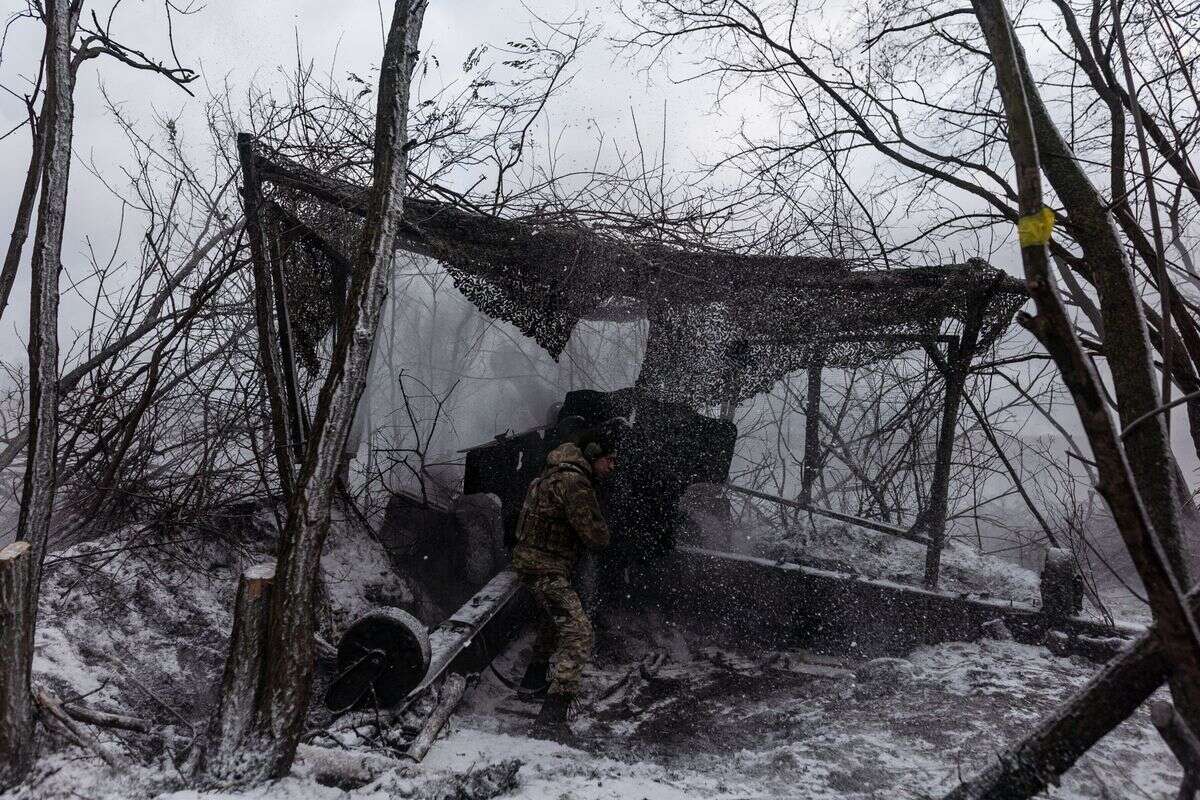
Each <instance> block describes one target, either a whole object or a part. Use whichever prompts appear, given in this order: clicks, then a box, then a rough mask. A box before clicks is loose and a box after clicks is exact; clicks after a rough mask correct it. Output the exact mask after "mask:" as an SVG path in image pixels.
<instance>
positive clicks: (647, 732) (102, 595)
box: [6, 525, 1179, 800]
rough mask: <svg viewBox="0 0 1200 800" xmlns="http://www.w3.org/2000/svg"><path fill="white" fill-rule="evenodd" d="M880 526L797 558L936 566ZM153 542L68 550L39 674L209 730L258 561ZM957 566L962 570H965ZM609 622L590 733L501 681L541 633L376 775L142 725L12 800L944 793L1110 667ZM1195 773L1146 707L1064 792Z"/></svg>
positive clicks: (350, 602)
mask: <svg viewBox="0 0 1200 800" xmlns="http://www.w3.org/2000/svg"><path fill="white" fill-rule="evenodd" d="M865 535H866V534H864V533H863V532H861V531H858V530H856V529H839V527H838V526H832V525H831V526H822V527H821V528H820V529H819V530H818V531H815V532H813V533H811V534H810V535H808V536H807V537H805V539H804V540H803V542H802V543H803V544H804V546H805V548H806V550H804V549H800V548H798V547H797V549H796V550H795V551H794V555H795V557H796V558H797V559H799V558H800V557H801V556H802V555H803V556H804V557H806V558H813V557H818V558H824V559H827V560H842V559H845V560H850V559H851V557H853V562H854V565H855V566H856V568H857V570H858V571H859V572H860V573H863V574H873V575H874V576H876V577H886V578H891V579H895V578H896V577H898V573H900V572H902V571H905V570H908V569H910V568H911V569H916V568H917V567H918V566H919V565H920V563H921V562H920V561H919V559H918V558H917V557H916V556H915V555H913V554H911V553H909V552H908V549H906V548H907V545H906V543H904V542H894V541H891V540H887V539H884V538H883V537H874V538H873V539H871V540H869V541H864V540H862V538H863V537H864V536H865ZM881 540H882V543H881ZM333 541H335V542H336V541H337V540H336V539H335V540H333ZM141 544H142V543H139V542H128V541H118V540H111V539H109V540H102V541H97V542H93V543H88V544H81V545H78V546H76V547H75V548H72V549H71V550H69V551H66V552H64V553H59V554H55V555H54V556H53V557H52V558H53V559H54V561H53V562H52V564H51V569H50V571H49V572H48V574H47V578H46V591H45V592H44V597H43V606H42V615H43V616H42V624H41V625H40V627H39V632H38V640H37V654H36V662H35V671H36V676H35V679H36V680H38V681H41V682H46V683H48V684H50V685H51V686H53V687H54V688H55V689H56V690H57V691H58V692H59V693H60V694H62V695H63V696H73V695H83V694H87V695H88V697H87V702H89V703H93V704H95V705H98V706H100V707H102V708H108V709H112V710H118V709H120V710H125V711H127V712H130V713H134V714H138V715H140V716H144V717H148V718H151V719H154V720H155V721H156V722H158V723H160V724H162V725H164V726H166V729H167V731H168V732H169V733H170V734H171V735H172V736H175V737H178V739H177V741H179V740H182V741H186V739H187V738H188V737H189V736H190V731H189V727H197V728H198V727H199V726H202V725H203V724H204V721H205V718H206V714H207V709H208V705H209V702H210V700H209V693H210V691H211V688H212V687H213V686H215V681H216V678H217V673H218V671H219V669H220V665H221V662H222V659H223V655H224V637H225V635H226V631H227V630H228V625H229V605H230V603H231V601H232V596H233V576H234V575H235V574H237V572H238V571H239V570H240V567H241V562H240V561H239V560H238V559H237V558H234V557H232V556H230V555H228V554H227V553H222V552H219V551H217V550H215V549H213V548H203V547H200V546H198V545H196V544H194V543H184V544H181V545H178V546H174V547H172V548H168V549H167V550H165V551H162V550H159V549H152V548H149V547H141ZM768 544H769V543H768ZM774 544H775V545H776V546H786V545H788V542H787V541H786V540H784V541H782V543H781V542H775V543H774ZM129 545H132V547H129ZM764 546H766V545H764ZM372 547H373V545H372V544H371V543H369V542H367V541H359V542H342V543H340V544H335V545H334V546H333V547H332V548H331V550H330V559H329V564H328V565H327V572H328V573H329V574H328V575H327V579H328V580H330V582H331V584H334V585H331V586H330V593H331V595H332V596H333V604H334V605H335V606H336V608H334V609H332V610H331V616H334V617H337V618H341V617H344V616H345V615H346V613H347V611H348V610H349V608H350V607H351V606H354V605H356V604H358V603H361V602H362V600H363V597H364V596H365V595H366V594H367V593H370V594H371V595H373V596H378V595H379V594H380V593H382V594H389V595H390V594H397V595H399V594H402V593H403V588H404V587H400V586H393V585H391V584H390V583H389V581H388V580H387V576H386V575H379V576H374V575H371V576H367V577H363V575H361V574H358V573H356V572H355V571H354V570H353V569H351V568H352V567H353V566H354V564H356V563H365V564H378V563H380V562H379V561H378V559H377V558H376V557H375V555H373V550H372ZM860 547H861V548H862V549H861V550H856V548H860ZM913 549H914V550H916V549H918V548H915V547H914V548H913ZM814 553H815V554H819V555H814ZM776 557H778V555H777V556H776ZM949 561H950V563H952V564H955V565H958V566H961V568H962V573H961V575H958V576H957V577H954V578H953V580H956V581H959V582H960V586H962V587H964V588H962V589H960V590H962V591H973V592H983V591H985V590H988V587H990V591H991V593H993V594H995V595H997V596H1012V595H1017V597H1016V598H1015V599H1021V598H1020V592H1022V591H1025V592H1027V593H1028V592H1031V591H1032V592H1035V591H1036V579H1034V578H1032V576H1031V574H1028V575H1025V574H1022V573H1025V572H1026V571H1024V570H1019V568H1016V567H1011V565H1006V564H999V565H997V564H988V563H981V562H978V561H977V559H973V558H972V557H971V556H970V554H969V553H964V552H958V551H952V552H951V554H950V556H949ZM1010 567H1011V568H1010ZM954 574H955V571H954V570H950V571H949V573H948V576H949V575H954ZM339 576H340V579H341V581H342V582H341V583H340V584H339V583H337V581H338V579H339ZM368 577H369V578H370V579H369V580H368V579H367V578H368ZM966 587H970V588H966ZM1030 587H1032V588H1030ZM367 599H368V600H371V598H367ZM372 602H374V600H372ZM597 628H598V631H599V642H598V646H597V654H596V659H595V664H594V665H593V666H592V667H591V668H589V670H588V673H587V675H586V687H587V688H586V691H585V695H584V697H583V698H582V702H581V707H580V708H579V709H578V711H577V715H576V717H575V719H574V722H573V727H574V730H575V732H576V734H577V735H578V737H579V742H578V747H576V748H567V747H563V746H561V745H556V744H551V743H547V742H539V741H535V740H531V739H529V738H527V737H526V736H525V733H526V732H527V730H528V727H529V725H530V723H531V720H532V716H533V713H534V711H535V710H536V707H535V706H533V705H530V704H527V703H523V702H521V701H518V700H516V699H515V698H514V697H512V692H511V691H510V689H509V688H508V686H507V685H506V684H505V682H504V681H502V680H501V679H500V677H499V676H500V675H503V676H505V677H506V679H507V680H508V681H512V680H515V679H519V676H520V672H521V669H522V668H523V667H524V664H525V659H526V658H527V651H528V645H529V638H528V635H525V636H524V637H522V638H521V639H519V640H518V641H517V642H515V643H514V644H513V646H511V647H509V648H508V650H507V651H506V652H505V653H503V654H502V655H501V656H500V657H499V658H498V659H497V661H496V664H495V667H496V669H495V670H494V671H492V670H489V671H488V672H485V673H484V675H483V676H481V678H480V680H479V682H478V684H477V685H476V686H475V687H474V689H473V690H472V692H471V693H470V694H469V695H468V698H467V700H466V701H465V702H464V704H463V706H462V708H461V709H460V712H459V714H457V715H456V717H455V718H454V720H453V721H452V723H451V725H450V729H449V733H448V735H447V736H446V737H445V738H444V739H442V740H441V741H439V742H438V743H437V744H436V745H435V746H434V748H433V750H432V751H431V752H430V754H429V756H428V758H427V759H426V760H425V762H423V763H422V764H421V765H419V766H416V767H405V768H402V769H395V770H390V771H388V772H386V773H384V774H383V775H381V776H379V777H378V778H377V779H375V780H373V781H371V782H370V783H368V784H366V785H363V786H359V787H357V788H336V787H331V786H324V785H321V784H320V783H319V782H318V781H317V780H316V778H315V777H314V772H313V767H312V765H310V764H307V763H306V762H304V761H301V762H298V763H297V766H296V768H295V769H294V770H293V773H292V775H290V776H289V777H287V778H285V779H283V780H281V781H277V782H275V783H272V784H269V785H267V786H262V787H257V788H254V789H249V790H243V791H238V792H228V791H209V792H197V791H195V790H193V789H190V788H188V787H187V785H186V783H185V781H184V780H183V778H182V777H181V776H180V775H179V773H178V772H177V771H176V769H175V767H174V765H173V764H172V761H171V758H170V756H169V754H168V753H167V752H165V751H162V750H161V749H160V750H159V751H157V752H155V751H153V749H151V750H150V751H149V753H150V754H149V755H147V751H146V750H145V749H143V748H144V744H145V743H144V742H139V744H140V745H142V747H138V748H128V749H126V748H125V747H124V744H123V743H122V740H120V739H118V738H116V737H114V736H113V735H112V734H110V733H100V734H98V738H100V739H101V740H103V741H104V742H105V743H106V744H107V745H108V746H110V747H111V748H113V749H115V750H118V751H121V750H123V749H125V750H126V752H127V753H128V754H130V755H131V757H133V758H134V759H135V760H136V761H137V763H138V764H139V766H136V767H134V768H132V769H130V770H127V771H126V772H124V773H123V774H119V775H118V774H114V773H113V772H112V771H111V770H108V769H107V768H105V767H104V766H103V765H102V764H100V763H99V762H98V760H96V759H95V758H93V757H91V756H89V755H86V754H84V753H82V752H81V751H79V750H77V749H75V748H73V747H70V746H68V745H66V744H65V743H63V742H57V741H51V740H48V739H47V740H45V741H44V748H45V752H46V756H45V757H44V758H43V759H42V760H41V761H40V763H39V765H38V768H37V771H36V773H35V775H34V776H33V778H32V779H31V781H30V783H29V784H27V785H26V786H25V787H23V788H21V789H20V790H18V791H17V792H15V793H13V794H12V796H14V797H20V798H22V799H23V800H24V798H30V799H35V798H36V799H37V800H41V799H42V798H46V800H58V799H59V798H61V799H62V800H68V798H86V799H87V800H117V799H118V798H120V799H121V800H125V799H126V798H128V799H129V800H141V798H152V797H163V798H170V800H202V799H203V800H233V798H239V799H240V798H261V799H262V800H307V799H308V798H313V800H333V798H371V800H376V799H378V800H382V799H383V798H391V797H411V798H439V800H441V798H445V799H446V800H450V798H454V800H485V798H490V797H512V798H530V799H531V800H609V799H610V798H613V799H614V800H615V798H635V799H636V798H649V799H650V800H673V799H674V798H680V799H681V800H682V798H688V799H689V800H691V799H693V798H709V797H712V798H813V799H821V798H834V797H837V798H851V799H856V798H924V797H939V796H941V794H942V793H944V792H945V791H946V790H947V789H948V788H950V787H951V786H952V785H954V783H955V782H956V781H957V780H958V778H959V777H960V776H963V775H969V774H971V773H973V772H974V771H976V770H978V769H979V768H980V767H982V766H983V765H985V764H986V763H988V761H989V759H991V758H992V757H994V754H995V753H997V752H999V751H1001V750H1002V749H1003V748H1004V747H1005V746H1006V745H1007V744H1008V743H1011V742H1012V741H1014V740H1015V739H1017V738H1019V737H1020V736H1021V735H1022V734H1024V733H1026V732H1027V731H1028V730H1029V728H1030V726H1031V725H1032V724H1034V723H1035V722H1036V720H1038V719H1039V718H1040V717H1041V716H1042V715H1044V714H1045V713H1047V712H1048V711H1050V710H1051V709H1052V708H1054V707H1055V706H1056V705H1057V704H1058V703H1060V702H1061V701H1062V700H1063V699H1065V698H1066V697H1067V696H1068V695H1069V694H1071V693H1072V692H1073V691H1074V690H1075V689H1076V688H1077V687H1079V686H1080V685H1081V684H1082V683H1083V682H1085V681H1086V680H1087V679H1088V677H1090V676H1091V675H1092V674H1094V672H1095V670H1096V666H1095V665H1094V664H1091V663H1088V662H1085V661H1083V660H1081V659H1077V658H1058V657H1055V656H1053V655H1051V654H1050V653H1049V652H1048V651H1047V650H1046V649H1045V648H1041V647H1033V646H1028V645H1020V644H1016V643H1012V642H995V641H979V642H974V643H946V644H941V645H937V646H932V647H923V648H919V649H917V650H916V651H914V652H912V653H910V654H909V656H908V657H907V658H906V659H883V660H876V661H873V662H868V663H866V664H863V663H858V662H852V661H849V660H839V659H836V658H830V657H827V656H821V657H818V656H815V655H812V654H809V653H803V652H783V651H772V650H755V651H751V650H746V649H730V648H727V647H725V646H723V644H722V643H721V642H719V641H715V640H713V638H712V634H711V633H710V632H706V631H704V630H702V629H696V628H690V629H684V628H681V627H677V626H675V625H672V624H671V623H670V622H669V621H668V620H665V619H662V618H661V617H659V616H658V615H657V614H655V613H652V612H639V613H633V612H630V611H622V612H614V613H611V614H609V615H608V616H607V617H605V618H602V619H600V620H598V624H597ZM180 718H183V720H186V722H184V721H183V720H181V719H180ZM514 760H515V761H516V762H519V764H517V763H514ZM496 776H499V777H496ZM1178 780H1179V771H1178V767H1177V766H1176V765H1175V763H1174V760H1173V758H1172V757H1171V755H1170V754H1169V752H1168V751H1167V749H1166V747H1165V746H1164V745H1163V744H1162V743H1161V741H1160V740H1159V738H1158V736H1157V734H1156V733H1155V731H1154V729H1153V727H1152V726H1151V725H1150V723H1149V720H1148V716H1147V714H1146V712H1145V711H1144V710H1143V711H1139V712H1138V714H1137V715H1135V716H1134V717H1133V718H1132V719H1131V720H1128V721H1126V722H1125V723H1124V724H1123V725H1122V726H1121V727H1120V728H1118V729H1117V730H1116V731H1115V732H1114V733H1112V734H1111V735H1110V736H1108V737H1106V739H1105V740H1104V741H1102V742H1101V743H1100V745H1099V746H1098V747H1096V748H1095V749H1094V750H1093V751H1092V752H1091V753H1089V754H1088V755H1087V756H1086V757H1085V758H1084V759H1083V760H1082V762H1081V764H1080V765H1078V766H1077V767H1076V768H1075V769H1073V770H1072V771H1071V772H1070V773H1069V774H1068V775H1067V776H1066V777H1065V779H1064V781H1063V784H1062V786H1061V787H1059V788H1056V789H1054V790H1052V792H1051V793H1050V794H1049V795H1048V796H1050V797H1055V798H1109V797H1126V796H1129V797H1147V796H1149V797H1166V796H1170V795H1171V794H1172V793H1173V792H1174V788H1175V787H1177V785H1178ZM6 797H7V796H6Z"/></svg>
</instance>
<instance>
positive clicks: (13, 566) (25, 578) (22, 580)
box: [0, 542, 34, 791]
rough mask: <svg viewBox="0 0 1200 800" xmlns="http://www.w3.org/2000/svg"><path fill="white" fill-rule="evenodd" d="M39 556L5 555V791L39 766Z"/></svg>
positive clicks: (1, 655) (1, 611)
mask: <svg viewBox="0 0 1200 800" xmlns="http://www.w3.org/2000/svg"><path fill="white" fill-rule="evenodd" d="M33 566H34V565H33V552H32V550H31V548H30V546H29V542H13V543H12V544H10V545H8V546H7V547H5V548H4V549H3V550H0V791H3V790H4V789H7V788H9V787H11V786H15V785H16V784H17V783H19V782H20V781H21V779H22V778H23V777H24V776H25V773H26V772H28V770H29V767H30V766H31V765H32V763H33V702H32V699H31V696H30V683H29V670H30V666H31V665H32V663H33V626H34V605H33V596H32V593H31V592H30V591H29V584H30V583H31V582H32V580H33Z"/></svg>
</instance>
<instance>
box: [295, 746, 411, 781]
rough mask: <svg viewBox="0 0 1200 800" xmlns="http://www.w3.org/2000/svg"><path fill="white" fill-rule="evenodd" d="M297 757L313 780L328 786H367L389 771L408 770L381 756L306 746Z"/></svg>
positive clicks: (299, 751)
mask: <svg viewBox="0 0 1200 800" xmlns="http://www.w3.org/2000/svg"><path fill="white" fill-rule="evenodd" d="M296 758H297V759H298V760H299V761H301V762H303V764H304V766H305V767H306V768H307V769H308V770H309V771H310V773H311V775H312V778H313V780H315V781H316V782H317V783H319V784H322V785H324V786H337V787H339V788H343V789H353V788H358V787H359V786H365V785H366V784H368V783H370V782H371V781H373V780H375V779H376V778H378V777H379V776H380V775H382V774H383V773H385V772H388V771H389V770H393V769H398V770H407V769H408V767H406V766H405V765H404V764H403V763H402V762H400V761H397V760H396V759H394V758H388V757H386V756H381V755H379V754H377V753H364V752H361V751H354V750H334V749H332V748H329V747H317V746H315V745H311V744H302V745H299V746H298V747H297V748H296Z"/></svg>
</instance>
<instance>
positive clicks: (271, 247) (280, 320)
mask: <svg viewBox="0 0 1200 800" xmlns="http://www.w3.org/2000/svg"><path fill="white" fill-rule="evenodd" d="M270 228H271V231H270V234H269V235H268V237H267V248H268V249H267V252H268V253H269V254H270V261H271V288H272V289H273V290H274V296H275V321H276V324H277V325H278V327H279V355H280V356H281V358H282V359H283V386H284V390H285V400H286V401H287V413H288V430H289V431H290V433H291V437H292V438H291V445H292V452H293V454H294V455H295V457H296V459H297V460H299V459H301V458H303V457H304V444H303V436H304V434H305V432H306V431H307V430H308V420H307V419H305V417H304V414H303V413H302V412H301V410H300V389H299V384H300V382H299V380H298V379H297V378H296V354H295V351H294V349H293V348H292V320H291V314H290V313H289V312H288V303H287V291H286V290H285V289H284V285H283V251H282V249H281V248H280V246H279V230H278V226H277V225H271V226H270ZM335 327H336V326H335Z"/></svg>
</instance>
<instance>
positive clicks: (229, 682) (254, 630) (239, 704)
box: [197, 562, 275, 784]
mask: <svg viewBox="0 0 1200 800" xmlns="http://www.w3.org/2000/svg"><path fill="white" fill-rule="evenodd" d="M274 582H275V564H274V562H268V563H264V564H257V565H255V566H253V567H250V568H249V569H247V570H246V571H245V572H243V573H242V578H241V580H240V581H239V583H238V591H237V600H236V602H235V604H234V612H233V632H232V634H231V638H230V643H229V655H228V657H227V658H226V660H225V673H224V676H223V677H222V679H221V696H220V698H219V700H218V701H217V702H218V705H217V711H216V713H215V714H214V715H213V719H212V723H211V725H210V727H209V731H208V741H207V742H206V743H205V745H204V747H203V754H202V756H201V758H200V763H199V766H198V769H197V774H198V777H200V778H201V779H202V780H205V781H207V782H211V783H215V784H232V783H238V782H241V781H242V780H243V779H244V778H245V777H246V776H245V775H244V774H243V760H242V755H243V752H244V750H245V749H246V748H247V746H249V745H250V744H251V743H250V742H249V741H248V740H249V739H250V738H251V737H252V735H253V733H254V728H255V723H256V720H255V716H254V710H255V707H256V705H257V702H256V700H257V696H258V691H259V688H260V687H261V686H262V682H263V668H264V665H265V661H266V660H265V647H266V642H267V627H268V624H269V622H270V615H271V590H272V588H273V586H274Z"/></svg>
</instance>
